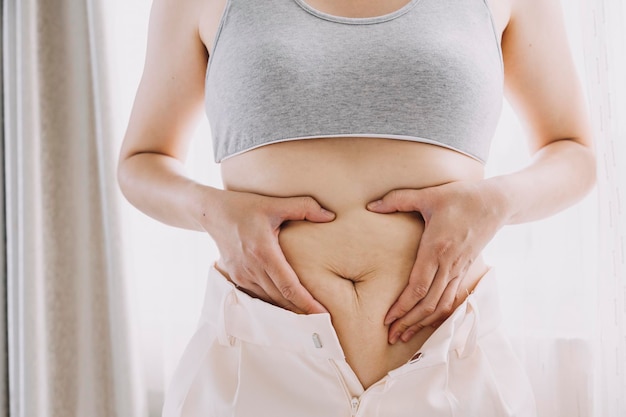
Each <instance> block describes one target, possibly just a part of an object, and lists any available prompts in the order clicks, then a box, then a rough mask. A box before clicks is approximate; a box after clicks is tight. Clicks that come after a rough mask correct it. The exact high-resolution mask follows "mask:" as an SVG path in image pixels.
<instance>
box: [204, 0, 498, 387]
mask: <svg viewBox="0 0 626 417" xmlns="http://www.w3.org/2000/svg"><path fill="white" fill-rule="evenodd" d="M224 2H225V0H216V1H214V2H212V4H211V5H210V6H209V7H207V13H206V16H207V18H206V19H203V20H202V24H201V31H200V32H201V34H202V36H203V38H204V42H205V45H213V40H214V36H215V31H216V30H217V25H218V24H219V16H220V15H221V11H222V10H223V4H224ZM307 3H309V4H310V5H311V6H312V7H315V8H317V9H319V10H323V11H326V12H329V13H331V14H335V15H346V16H359V17H367V16H376V15H380V14H386V13H389V12H392V11H394V10H396V9H398V8H400V7H402V6H403V5H404V4H406V3H407V0H399V1H391V2H377V4H376V5H372V6H368V7H365V6H364V7H362V8H360V9H359V11H360V12H362V13H361V14H356V12H355V10H356V9H352V10H351V9H349V8H348V7H347V6H346V7H341V6H340V5H339V4H338V3H336V2H335V3H333V2H328V1H321V0H318V1H314V0H309V1H307ZM220 5H221V8H220ZM495 15H496V19H498V15H499V14H495ZM502 19H503V18H501V19H500V20H496V25H497V27H500V28H502V27H503V25H504V24H503V20H502ZM500 31H501V29H500ZM483 174H484V172H483V164H482V163H481V162H479V161H477V160H476V159H473V158H471V157H469V156H467V155H464V154H462V153H459V152H456V151H454V150H451V149H447V148H444V147H440V146H435V145H430V144H426V143H419V142H409V141H401V140H390V139H380V138H378V139H374V138H358V137H355V138H334V139H333V138H328V139H307V140H298V141H290V142H282V143H274V144H270V145H267V146H261V147H259V148H256V149H253V150H250V151H248V152H244V153H241V154H238V155H236V156H233V157H231V158H228V159H225V160H224V161H223V162H222V178H223V182H224V187H225V188H226V189H229V190H237V191H248V192H254V193H259V194H263V195H268V196H277V197H290V196H301V195H308V196H312V197H314V198H315V199H316V200H317V201H318V202H319V203H320V204H321V205H322V206H324V207H326V208H328V209H329V210H332V211H333V212H335V213H336V215H337V217H336V219H335V220H334V221H333V222H331V223H326V224H317V223H309V222H289V223H286V224H285V225H284V227H283V228H282V230H281V232H280V235H279V240H280V244H281V247H282V249H283V251H284V253H285V255H286V257H287V260H288V261H289V263H290V264H291V265H292V267H293V268H294V270H295V272H296V274H297V275H298V277H299V278H300V280H301V282H302V283H303V285H304V286H305V287H306V288H307V289H308V290H309V291H310V292H311V293H312V295H313V296H314V297H315V298H316V299H317V300H318V301H320V302H321V303H322V304H323V305H324V306H325V307H326V308H327V309H328V310H329V312H330V313H331V316H332V320H333V325H334V326H335V328H336V330H337V334H338V336H339V339H340V342H341V344H342V347H343V348H344V352H345V354H346V358H347V360H348V362H349V363H350V365H351V366H352V368H353V369H354V371H355V373H356V374H357V376H358V377H359V379H360V380H361V382H362V383H363V385H364V386H365V387H367V386H369V385H371V384H372V383H374V382H375V381H377V380H378V379H380V378H381V377H382V376H384V374H385V373H386V372H388V371H389V370H391V369H393V368H396V367H398V366H400V365H402V364H403V363H404V362H406V361H407V360H408V359H409V358H410V357H411V356H412V355H413V354H414V353H415V352H416V351H417V350H418V349H419V347H420V346H421V345H422V344H423V343H424V341H425V340H426V339H427V338H428V337H429V336H430V334H431V333H432V332H433V331H434V329H432V328H426V329H424V330H422V331H421V332H418V334H417V335H416V336H415V337H414V338H413V339H412V340H411V341H410V342H408V343H397V344H395V345H390V344H388V342H387V339H388V337H387V333H388V327H387V326H384V324H383V321H384V317H385V315H386V313H387V311H388V309H389V307H390V306H391V305H392V304H393V302H394V301H395V300H396V298H397V296H398V295H399V294H400V292H401V291H402V290H403V289H404V287H405V286H406V284H407V282H408V277H409V273H410V271H411V267H412V266H413V262H414V260H415V255H416V251H417V248H418V245H419V241H420V237H421V234H422V231H423V227H424V224H423V221H422V219H421V217H420V216H419V214H416V213H396V214H376V213H372V212H369V211H368V210H366V208H365V206H366V204H367V203H368V202H370V201H373V200H375V199H377V198H379V197H382V196H383V195H384V194H385V193H387V192H388V191H390V190H393V189H400V188H423V187H429V186H435V185H439V184H443V183H447V182H451V181H462V180H477V179H480V178H482V177H483ZM218 266H219V263H218ZM484 272H485V265H484V263H483V262H482V259H480V258H479V259H477V260H476V261H475V262H474V264H473V266H472V267H471V269H470V270H469V272H468V274H467V277H466V279H465V280H464V281H463V284H462V287H463V288H462V289H461V291H460V293H461V294H462V293H463V292H464V289H471V288H473V286H474V285H475V284H476V282H477V281H478V279H479V278H480V276H482V274H483V273H484ZM461 301H462V298H459V299H458V300H457V304H458V303H460V302H461Z"/></svg>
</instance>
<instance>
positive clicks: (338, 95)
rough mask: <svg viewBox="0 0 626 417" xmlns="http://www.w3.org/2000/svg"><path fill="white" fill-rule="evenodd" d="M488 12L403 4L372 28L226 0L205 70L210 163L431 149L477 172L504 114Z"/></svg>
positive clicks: (278, 2) (440, 2)
mask: <svg viewBox="0 0 626 417" xmlns="http://www.w3.org/2000/svg"><path fill="white" fill-rule="evenodd" d="M502 83H503V71H502V57H501V52H500V46H499V44H498V40H497V37H496V34H495V31H494V27H493V21H492V16H491V13H490V10H489V8H488V6H487V4H486V3H485V0H410V1H409V3H408V4H407V5H406V6H404V7H402V8H401V9H399V10H397V11H395V12H393V13H390V14H387V15H384V16H377V17H372V18H346V17H338V16H332V15H329V14H326V13H322V12H320V11H318V10H315V9H313V8H312V7H310V6H308V5H307V3H305V0H264V1H258V0H228V3H227V6H226V9H225V12H224V15H223V16H222V20H221V24H220V29H219V31H218V36H217V38H216V41H215V44H214V45H213V48H212V53H211V56H210V58H209V63H208V68H207V77H206V112H207V116H208V119H209V123H210V125H211V130H212V136H213V150H214V153H215V160H216V162H219V161H221V160H222V159H224V158H227V157H230V156H233V155H236V154H238V153H241V152H244V151H247V150H250V149H253V148H256V147H259V146H262V145H266V144H270V143H275V142H281V141H286V140H295V139H307V138H317V137H337V139H333V140H341V139H340V137H341V136H367V137H384V138H392V139H401V140H411V141H418V142H426V143H432V144H436V145H440V146H444V147H447V148H451V149H454V150H457V151H459V152H462V153H464V154H467V155H469V156H471V157H474V158H476V159H478V160H479V161H481V162H485V160H486V159H487V156H488V153H489V147H490V143H491V138H492V136H493V133H494V130H495V127H496V124H497V120H498V118H499V115H500V109H501V104H502Z"/></svg>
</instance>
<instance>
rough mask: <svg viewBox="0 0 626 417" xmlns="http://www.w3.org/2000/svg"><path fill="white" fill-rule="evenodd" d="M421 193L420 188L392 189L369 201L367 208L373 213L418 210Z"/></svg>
mask: <svg viewBox="0 0 626 417" xmlns="http://www.w3.org/2000/svg"><path fill="white" fill-rule="evenodd" d="M421 194H422V191H421V190H392V191H389V192H388V193H387V194H385V196H384V197H383V198H381V199H380V200H376V201H372V202H370V203H369V204H368V205H367V209H368V210H369V211H373V212H375V213H394V212H397V211H403V212H411V211H420V207H421V204H420V198H421V197H422V195H421Z"/></svg>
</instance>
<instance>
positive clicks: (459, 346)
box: [200, 267, 501, 360]
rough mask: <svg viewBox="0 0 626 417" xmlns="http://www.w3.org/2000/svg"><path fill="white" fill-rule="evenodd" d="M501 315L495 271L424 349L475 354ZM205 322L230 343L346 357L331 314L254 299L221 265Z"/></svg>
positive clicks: (213, 275)
mask: <svg viewBox="0 0 626 417" xmlns="http://www.w3.org/2000/svg"><path fill="white" fill-rule="evenodd" d="M500 318H501V314H500V308H499V304H498V295H497V285H496V279H495V273H494V271H493V270H489V271H488V272H487V273H486V274H485V275H484V276H483V277H482V278H481V280H480V282H479V283H478V284H477V285H476V288H475V289H474V291H473V292H472V293H471V294H470V295H469V296H468V297H467V299H466V300H465V301H464V302H463V303H462V304H461V305H460V306H459V307H458V308H457V309H456V310H455V311H454V312H453V314H452V315H451V316H450V317H449V318H448V319H447V320H446V321H445V322H444V323H443V324H442V325H441V326H440V327H439V328H438V329H437V330H436V331H435V332H434V333H433V334H432V335H431V336H430V338H429V339H428V340H427V341H426V342H425V343H424V345H423V346H422V348H421V349H420V352H423V353H424V354H425V355H426V354H428V355H427V356H428V357H430V358H431V359H434V358H436V357H440V358H441V359H444V357H445V356H447V354H448V352H449V351H452V350H456V351H457V353H458V354H459V355H460V356H464V355H467V354H470V353H471V352H472V351H473V347H474V346H475V344H476V341H477V340H478V339H480V338H481V337H482V336H484V335H485V334H487V333H489V332H491V331H492V330H494V329H495V328H497V327H498V325H499V323H500ZM200 322H201V324H202V323H208V324H210V325H211V326H213V327H214V328H216V329H217V334H218V339H219V341H220V343H222V344H224V345H231V346H232V345H234V344H235V343H236V342H237V340H240V341H243V342H247V343H252V344H255V345H259V346H266V347H272V348H277V349H284V350H288V351H292V352H294V351H295V352H299V353H303V354H307V355H312V356H317V357H322V358H328V359H337V360H339V359H344V358H345V355H344V352H343V349H342V348H341V344H340V343H339V339H338V337H337V333H336V331H335V329H334V328H333V326H332V322H331V317H330V314H329V313H321V314H309V315H305V314H296V313H293V312H291V311H288V310H285V309H283V308H280V307H277V306H274V305H272V304H269V303H267V302H265V301H263V300H260V299H256V298H253V297H250V296H249V295H248V294H246V293H245V292H243V291H241V290H239V289H238V288H236V287H235V286H234V285H233V284H232V283H231V282H230V281H228V280H227V279H226V278H225V277H224V275H222V274H221V273H220V272H219V271H218V270H217V269H215V267H211V270H210V271H209V275H208V280H207V287H206V294H205V300H204V306H203V309H202V315H201V318H200Z"/></svg>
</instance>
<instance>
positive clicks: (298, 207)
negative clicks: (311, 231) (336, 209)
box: [282, 197, 335, 223]
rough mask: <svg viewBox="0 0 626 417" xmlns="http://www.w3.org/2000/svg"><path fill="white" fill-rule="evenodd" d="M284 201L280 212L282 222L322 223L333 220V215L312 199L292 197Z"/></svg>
mask: <svg viewBox="0 0 626 417" xmlns="http://www.w3.org/2000/svg"><path fill="white" fill-rule="evenodd" d="M285 200H286V201H285V202H284V203H285V204H284V206H283V211H282V218H283V220H308V221H311V222H319V223H323V222H330V221H332V220H334V219H335V213H333V212H331V211H328V210H326V209H324V208H323V207H322V206H320V204H319V203H318V202H317V201H316V200H315V199H314V198H312V197H292V198H287V199H285Z"/></svg>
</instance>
